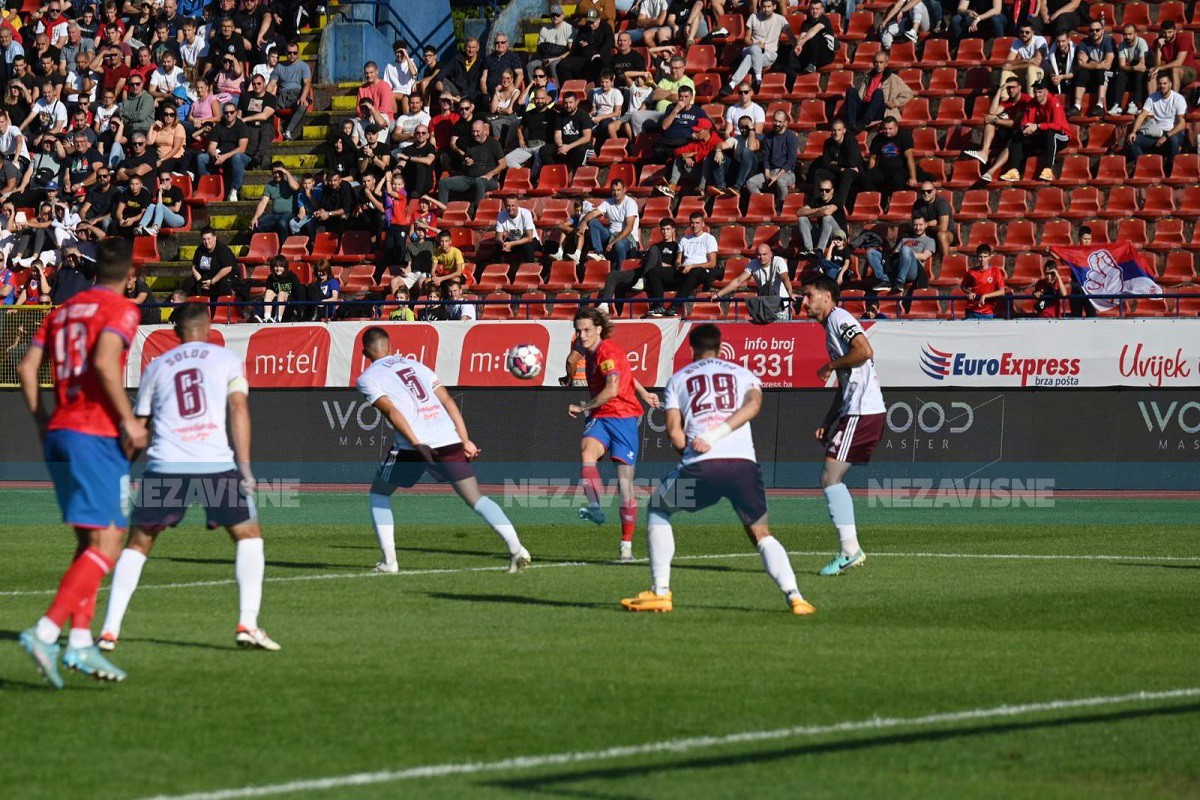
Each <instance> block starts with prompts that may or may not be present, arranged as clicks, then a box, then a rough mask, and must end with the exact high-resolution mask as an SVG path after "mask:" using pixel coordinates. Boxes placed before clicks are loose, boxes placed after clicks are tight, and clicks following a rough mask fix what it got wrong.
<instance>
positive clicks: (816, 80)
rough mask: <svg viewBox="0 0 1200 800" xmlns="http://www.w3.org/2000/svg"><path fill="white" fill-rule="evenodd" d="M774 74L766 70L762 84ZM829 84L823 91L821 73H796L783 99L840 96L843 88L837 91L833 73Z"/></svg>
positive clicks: (798, 99)
mask: <svg viewBox="0 0 1200 800" xmlns="http://www.w3.org/2000/svg"><path fill="white" fill-rule="evenodd" d="M774 74H775V73H773V72H768V73H767V74H766V75H763V85H764V86H765V85H766V83H767V78H769V77H770V76H772V75H774ZM829 84H830V85H829V88H828V89H826V90H825V91H822V90H821V75H820V74H819V73H816V72H809V73H805V74H802V75H797V76H796V81H795V83H793V84H792V90H791V91H790V92H788V91H786V90H785V91H784V93H783V95H782V96H783V99H785V100H792V101H795V102H799V101H801V100H808V99H810V98H813V97H820V98H821V99H827V98H829V97H834V96H837V97H841V95H842V94H844V93H845V89H844V88H843V91H842V92H841V93H839V92H837V87H836V85H835V84H836V82H835V81H834V80H833V75H830V76H829ZM785 86H786V83H785ZM760 96H761V95H760ZM774 99H778V98H774Z"/></svg>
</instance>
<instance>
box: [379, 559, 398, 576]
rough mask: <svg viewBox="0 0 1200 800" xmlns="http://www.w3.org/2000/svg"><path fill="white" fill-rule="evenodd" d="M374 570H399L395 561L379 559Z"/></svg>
mask: <svg viewBox="0 0 1200 800" xmlns="http://www.w3.org/2000/svg"><path fill="white" fill-rule="evenodd" d="M375 571H376V572H387V573H392V574H395V573H397V572H399V571H400V565H399V564H397V563H396V562H395V561H380V562H379V563H378V564H376V565H375Z"/></svg>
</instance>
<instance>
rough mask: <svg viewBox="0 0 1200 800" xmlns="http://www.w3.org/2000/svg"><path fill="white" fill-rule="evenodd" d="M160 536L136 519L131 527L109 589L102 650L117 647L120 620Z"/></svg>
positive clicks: (122, 619)
mask: <svg viewBox="0 0 1200 800" xmlns="http://www.w3.org/2000/svg"><path fill="white" fill-rule="evenodd" d="M157 537H158V531H156V530H155V531H151V530H147V529H146V528H144V527H141V526H139V525H137V524H136V523H135V524H134V525H133V527H132V528H130V530H129V538H128V539H126V540H125V549H124V550H122V551H121V557H120V558H119V559H117V566H116V568H115V569H113V577H112V586H111V587H110V588H109V593H108V608H107V609H106V610H105V612H104V626H103V627H102V628H101V629H100V631H101V632H100V641H99V643H98V645H99V647H100V649H101V650H115V649H116V647H117V639H118V638H120V636H121V623H122V621H124V619H125V612H126V611H127V610H128V609H129V601H130V600H131V599H133V593H134V592H135V591H136V590H137V586H138V582H139V581H140V580H141V579H142V568H143V567H144V566H145V565H146V559H147V558H149V556H150V550H151V549H152V548H153V547H154V542H155V540H156V539H157Z"/></svg>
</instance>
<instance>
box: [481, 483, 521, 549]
mask: <svg viewBox="0 0 1200 800" xmlns="http://www.w3.org/2000/svg"><path fill="white" fill-rule="evenodd" d="M475 513H476V514H478V515H479V516H481V517H483V519H484V522H486V523H487V524H488V525H491V526H492V530H494V531H495V532H496V535H497V536H499V537H500V538H501V539H503V540H504V543H505V544H506V545H508V554H509V555H510V556H515V555H516V554H517V553H519V552H521V540H520V539H519V538H517V529H516V528H514V527H513V524H512V523H511V522H509V521H508V515H507V514H505V513H504V509H502V508H500V506H498V505H496V501H495V500H493V499H492V498H490V497H481V498H479V502H478V503H476V504H475Z"/></svg>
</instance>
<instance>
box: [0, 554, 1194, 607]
mask: <svg viewBox="0 0 1200 800" xmlns="http://www.w3.org/2000/svg"><path fill="white" fill-rule="evenodd" d="M830 552H831V551H829V550H789V551H788V555H790V556H827V555H829V554H830ZM867 555H868V556H869V557H870V558H981V559H1000V560H1016V561H1148V562H1153V561H1171V562H1176V561H1183V562H1192V561H1200V556H1123V555H1097V554H1087V553H1085V554H1082V555H1055V554H1046V555H1041V554H1037V553H903V552H889V551H885V550H880V551H869V552H868V553H867ZM723 558H758V553H756V552H749V553H747V552H737V553H709V554H705V555H694V556H676V557H675V559H674V560H675V561H677V562H678V561H710V560H716V559H723ZM615 563H617V562H616V561H612V562H600V561H550V562H547V563H542V564H539V563H536V562H535V563H533V564H530V565H529V566H528V567H526V569H555V568H558V567H590V566H597V565H600V564H605V565H608V564H615ZM626 563H628V562H626ZM634 563H639V564H645V563H647V561H646V559H644V558H638V559H634ZM267 566H270V562H267ZM505 569H507V567H503V566H500V565H496V566H487V567H455V568H445V569H409V570H403V569H402V570H400V571H399V572H392V573H381V572H328V573H324V574H320V575H283V576H280V577H275V578H264V579H263V581H264V582H266V583H294V582H298V581H332V580H341V579H343V578H388V577H395V576H397V575H409V576H414V575H458V574H462V573H468V572H498V571H502V570H505ZM235 583H237V581H236V580H235V579H233V578H225V579H221V580H212V581H187V582H183V583H151V584H145V585H142V586H139V587H138V590H139V591H146V590H149V589H197V588H203V587H207V586H231V585H233V584H235ZM107 589H108V587H102V588H101V589H100V591H102V592H103V591H107ZM56 591H57V590H55V589H19V590H15V591H6V592H0V597H45V596H49V595H53V594H54V593H55V592H56Z"/></svg>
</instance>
